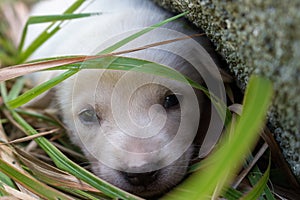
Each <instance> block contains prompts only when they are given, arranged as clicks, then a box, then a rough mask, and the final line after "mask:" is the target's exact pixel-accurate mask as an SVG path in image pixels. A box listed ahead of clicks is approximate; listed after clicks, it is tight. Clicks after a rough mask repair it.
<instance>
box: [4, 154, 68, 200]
mask: <svg viewBox="0 0 300 200" xmlns="http://www.w3.org/2000/svg"><path fill="white" fill-rule="evenodd" d="M0 170H1V172H3V173H5V174H6V175H7V176H9V177H10V178H12V179H13V180H15V181H17V182H18V183H20V184H22V185H23V186H24V187H26V188H27V189H28V190H30V191H31V192H33V193H35V194H37V195H38V196H40V197H42V198H44V199H49V200H51V199H53V200H57V199H61V200H70V199H72V198H70V197H68V196H67V195H65V194H63V193H61V192H59V191H57V190H55V189H53V188H51V187H49V186H47V185H45V184H43V183H41V182H39V181H37V180H35V179H33V178H32V177H30V176H28V175H26V174H23V173H21V172H20V171H19V170H17V169H16V168H15V167H13V166H12V165H10V164H8V163H7V162H5V161H4V160H2V159H1V158H0Z"/></svg>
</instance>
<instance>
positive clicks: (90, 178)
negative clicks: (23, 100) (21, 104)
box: [11, 110, 139, 200]
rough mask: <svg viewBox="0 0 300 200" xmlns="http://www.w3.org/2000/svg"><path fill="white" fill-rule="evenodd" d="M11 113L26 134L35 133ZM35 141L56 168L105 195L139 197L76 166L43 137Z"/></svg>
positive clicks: (13, 112)
mask: <svg viewBox="0 0 300 200" xmlns="http://www.w3.org/2000/svg"><path fill="white" fill-rule="evenodd" d="M11 113H12V116H13V118H14V119H15V120H16V122H17V123H18V124H19V125H21V126H22V127H23V128H24V129H25V130H26V132H27V134H28V135H33V134H37V131H36V130H35V129H34V128H32V127H31V126H30V125H29V124H28V123H27V122H26V121H25V120H24V119H23V118H22V117H21V116H20V115H19V114H18V113H17V112H15V111H13V110H11ZM35 141H36V143H38V145H39V146H40V147H41V148H42V149H43V150H44V151H45V152H46V153H47V154H48V155H49V156H50V157H51V159H52V161H53V162H54V163H55V164H56V166H57V167H58V168H60V169H62V170H65V171H67V172H68V173H70V174H72V175H74V176H75V177H77V178H79V179H80V180H83V181H84V182H86V183H88V184H89V185H91V186H93V187H94V188H96V189H98V190H99V191H101V192H103V193H104V194H106V195H107V196H109V197H112V198H121V199H128V200H131V199H132V200H133V199H139V198H138V197H135V196H134V195H131V194H129V193H127V192H125V191H122V190H120V189H118V188H117V187H115V186H113V185H111V184H109V183H107V182H105V181H103V180H101V179H99V178H98V177H96V176H95V175H93V174H92V173H91V172H89V171H87V170H85V169H83V168H82V167H80V166H78V165H77V164H76V163H74V162H73V161H71V160H70V159H68V158H67V157H66V156H65V155H64V154H63V153H62V152H61V151H59V150H58V149H57V148H56V147H55V146H54V145H52V144H51V143H50V142H49V141H48V140H47V139H45V138H44V137H39V138H36V139H35Z"/></svg>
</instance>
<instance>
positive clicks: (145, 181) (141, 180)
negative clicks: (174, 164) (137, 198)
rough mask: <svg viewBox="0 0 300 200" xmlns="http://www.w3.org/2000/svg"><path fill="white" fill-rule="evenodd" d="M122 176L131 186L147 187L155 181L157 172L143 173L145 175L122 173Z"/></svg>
mask: <svg viewBox="0 0 300 200" xmlns="http://www.w3.org/2000/svg"><path fill="white" fill-rule="evenodd" d="M122 175H123V176H124V178H125V179H126V180H127V181H128V182H129V183H130V184H131V185H135V186H139V185H143V186H147V185H150V184H151V183H153V182H154V181H155V180H156V179H157V175H158V171H152V172H145V173H127V172H122Z"/></svg>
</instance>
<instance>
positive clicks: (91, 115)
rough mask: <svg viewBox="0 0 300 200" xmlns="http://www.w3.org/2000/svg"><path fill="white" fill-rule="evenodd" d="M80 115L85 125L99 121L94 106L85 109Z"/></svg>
mask: <svg viewBox="0 0 300 200" xmlns="http://www.w3.org/2000/svg"><path fill="white" fill-rule="evenodd" d="M78 116H79V119H80V121H81V123H83V124H84V125H92V124H95V123H96V122H98V117H97V114H96V111H95V110H94V109H93V108H88V109H83V110H82V111H80V112H79V114H78Z"/></svg>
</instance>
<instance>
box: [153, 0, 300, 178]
mask: <svg viewBox="0 0 300 200" xmlns="http://www.w3.org/2000/svg"><path fill="white" fill-rule="evenodd" d="M154 1H155V2H156V3H158V4H159V5H160V6H162V7H164V8H167V9H168V10H171V11H173V12H176V13H181V12H184V11H189V14H188V15H187V18H188V19H189V20H190V21H192V22H193V23H194V24H195V25H196V26H198V27H200V28H202V29H203V30H204V31H205V32H206V34H207V36H208V37H209V38H210V39H211V40H212V41H213V42H214V44H215V46H216V48H217V51H218V52H219V53H220V54H221V55H223V56H224V58H225V59H226V61H227V62H228V64H229V68H230V71H231V72H232V74H233V75H234V76H235V78H236V80H237V83H238V85H239V87H240V88H241V89H242V90H244V89H245V87H246V85H247V81H248V79H249V75H251V74H252V73H255V74H259V75H263V76H265V77H268V78H269V79H270V80H272V82H273V83H274V88H275V98H274V100H273V105H272V107H271V109H270V112H269V115H268V119H269V122H270V124H271V127H273V129H274V131H273V132H274V134H275V138H276V139H277V141H278V143H279V144H280V146H281V148H282V151H283V155H284V156H285V158H286V160H287V161H288V163H289V164H290V166H291V169H292V171H293V172H294V174H295V175H296V176H297V177H298V180H300V118H299V117H300V116H299V115H300V12H299V11H300V1H299V0H285V1H282V0H227V1H224V0H154Z"/></svg>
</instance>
